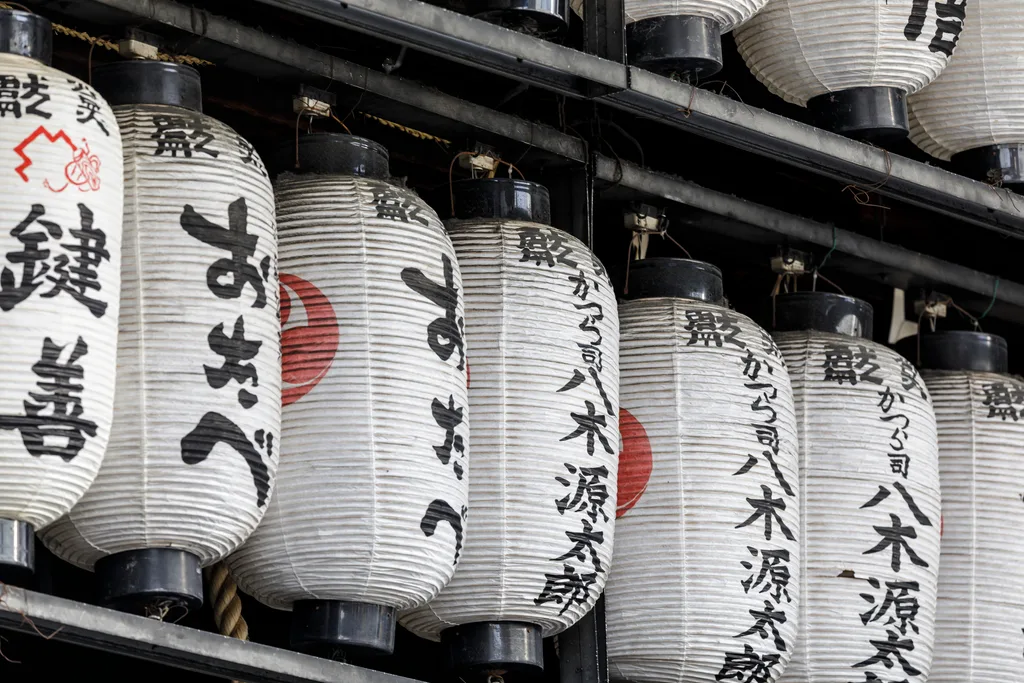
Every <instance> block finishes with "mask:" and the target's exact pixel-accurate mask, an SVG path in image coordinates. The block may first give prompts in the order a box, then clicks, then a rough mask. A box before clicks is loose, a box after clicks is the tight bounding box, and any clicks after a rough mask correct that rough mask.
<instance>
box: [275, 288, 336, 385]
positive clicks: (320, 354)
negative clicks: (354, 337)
mask: <svg viewBox="0 0 1024 683" xmlns="http://www.w3.org/2000/svg"><path fill="white" fill-rule="evenodd" d="M292 295H294V296H295V297H296V298H297V299H298V305H299V306H300V308H299V309H298V312H299V313H300V314H301V313H304V314H305V316H304V317H305V320H304V321H303V324H296V325H293V326H292V327H288V321H289V320H290V319H291V318H292V312H293V303H292ZM337 352H338V319H337V318H336V317H335V315H334V307H333V306H331V302H330V301H329V300H328V299H327V297H326V296H324V293H323V292H321V291H320V290H319V289H317V288H316V287H315V286H313V285H312V284H310V283H309V282H306V281H305V280H303V279H302V278H300V277H296V276H294V275H287V274H285V273H281V379H282V380H283V381H284V388H283V390H282V392H281V403H282V405H290V404H292V403H295V402H296V401H298V400H299V399H300V398H302V397H303V396H305V395H306V394H308V393H309V392H310V391H312V390H313V387H315V386H316V385H317V384H318V383H319V382H320V380H322V379H323V378H324V376H325V375H326V374H327V371H328V370H330V369H331V364H332V363H334V355H335V354H336V353H337Z"/></svg>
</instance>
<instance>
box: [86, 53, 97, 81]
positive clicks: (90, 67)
mask: <svg viewBox="0 0 1024 683" xmlns="http://www.w3.org/2000/svg"><path fill="white" fill-rule="evenodd" d="M95 49H96V43H90V44H89V58H88V62H87V64H86V73H87V74H88V76H89V85H92V52H93V50H95Z"/></svg>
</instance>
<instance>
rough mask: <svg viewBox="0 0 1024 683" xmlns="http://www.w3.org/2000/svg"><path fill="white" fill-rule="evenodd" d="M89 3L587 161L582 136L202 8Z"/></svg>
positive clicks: (154, 0) (136, 1)
mask: <svg viewBox="0 0 1024 683" xmlns="http://www.w3.org/2000/svg"><path fill="white" fill-rule="evenodd" d="M93 1H94V2H96V3H98V4H101V5H105V6H107V7H112V8H115V9H120V10H124V11H126V12H130V13H132V14H133V15H135V16H137V17H139V18H140V19H145V20H147V21H155V22H158V23H161V24H164V25H167V26H172V27H174V28H176V29H179V30H182V31H187V32H189V33H192V34H194V35H197V36H201V37H203V38H207V39H209V40H212V41H214V42H216V43H219V44H221V45H225V46H228V47H231V48H235V49H238V50H242V51H244V52H248V53H250V54H252V55H257V56H259V57H262V58H265V59H269V60H272V61H274V62H277V63H279V64H284V65H286V66H290V67H293V68H296V69H299V70H302V71H305V72H306V73H309V74H313V75H316V76H322V77H324V78H329V79H331V80H333V81H337V82H339V83H344V84H346V85H349V86H352V87H355V88H359V89H362V90H365V91H367V92H369V93H372V94H374V95H378V96H380V97H384V98H387V99H389V100H392V101H394V102H399V103H401V104H405V105H409V106H412V107H416V108H419V109H422V110H424V111H428V112H431V113H433V114H437V115H439V116H443V117H445V118H447V119H450V120H452V121H457V122H459V123H462V124H465V125H468V126H472V127H474V128H477V129H479V130H481V131H485V132H488V133H492V134H494V135H499V136H501V137H504V138H508V139H510V140H516V141H518V142H522V143H525V144H527V145H531V146H533V147H536V148H538V149H542V150H544V151H547V152H550V153H552V154H555V155H558V156H561V157H564V158H566V159H570V160H572V161H576V162H581V163H582V162H584V161H585V160H586V145H585V144H584V143H583V141H582V140H580V139H579V138H575V137H572V136H571V135H566V134H564V133H560V132H559V131H557V130H555V129H554V128H551V127H549V126H544V125H541V124H538V123H533V122H530V121H526V120H524V119H520V118H518V117H515V116H511V115H509V114H502V113H500V112H496V111H494V110H492V109H488V108H487V107H483V106H480V105H477V104H473V103H472V102H467V101H465V100H462V99H459V98H457V97H452V96H451V95H446V94H445V93H443V92H440V91H438V90H433V89H431V88H426V87H424V86H422V85H418V84H416V83H413V82H411V81H407V80H405V79H402V78H400V77H398V76H389V75H386V74H383V73H381V72H378V71H374V70H372V69H368V68H366V67H364V66H361V65H359V64H353V63H352V62H349V61H346V60H344V59H339V58H337V57H333V56H331V55H328V54H325V53H323V52H319V51H317V50H313V49H311V48H308V47H303V46H302V45H298V44H296V43H293V42H291V41H287V40H282V39H280V38H275V37H274V36H271V35H268V34H266V33H264V32H263V31H260V30H258V29H255V28H250V27H247V26H243V25H242V24H239V23H237V22H235V21H231V20H229V19H225V18H223V17H218V16H215V15H213V14H210V13H209V12H207V11H205V10H201V9H197V8H194V7H187V6H185V5H181V4H179V3H177V2H172V1H171V0H93ZM402 1H403V2H408V0H402ZM334 4H335V5H337V4H338V3H337V2H335V3H334ZM410 4H417V3H410ZM453 16H459V15H453ZM461 18H463V19H466V17H461ZM509 33H511V31H509ZM514 35H518V34H514Z"/></svg>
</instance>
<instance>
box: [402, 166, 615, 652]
mask: <svg viewBox="0 0 1024 683" xmlns="http://www.w3.org/2000/svg"><path fill="white" fill-rule="evenodd" d="M454 199H455V212H456V216H457V217H458V219H457V220H453V221H452V222H451V223H450V224H449V226H448V228H449V233H450V234H451V236H452V242H453V243H454V245H455V252H456V253H457V254H458V257H459V263H460V264H461V266H462V274H463V282H464V286H465V292H466V343H467V346H468V348H469V364H470V367H471V385H470V390H469V419H470V422H471V424H472V428H473V467H472V476H471V478H470V490H469V494H470V503H469V507H470V525H471V527H470V532H469V540H468V541H467V543H466V547H465V549H464V551H463V555H462V560H461V561H460V564H459V567H458V570H457V571H456V572H455V577H454V578H453V579H452V582H451V584H449V585H448V587H447V588H445V589H444V590H442V591H441V594H440V595H439V596H438V597H437V598H435V599H434V600H433V601H431V602H430V604H428V605H427V606H426V607H423V608H421V609H417V610H412V611H410V612H407V613H406V614H404V615H403V618H402V623H403V624H404V625H405V626H406V627H407V628H408V629H410V630H411V631H413V632H414V633H416V634H418V635H421V636H424V637H427V638H431V639H433V640H438V639H440V640H441V641H442V642H443V643H445V644H446V645H447V646H448V648H449V652H450V655H451V659H452V664H453V666H454V668H456V669H460V670H475V671H484V672H495V671H506V670H513V671H515V670H524V669H525V670H531V669H532V670H536V669H539V668H543V658H542V646H541V638H542V636H549V635H552V634H555V633H559V632H561V631H563V630H564V629H566V628H568V627H569V626H571V625H572V624H574V623H575V622H576V621H577V620H579V618H580V617H582V616H583V615H584V614H586V612H587V611H589V610H590V609H591V608H592V607H593V606H594V603H595V602H596V601H597V598H598V596H599V595H600V594H601V591H602V589H603V588H604V584H605V580H606V578H607V576H608V570H609V567H610V564H611V556H612V530H613V524H614V521H615V514H614V506H615V482H616V465H617V456H618V441H619V438H618V436H619V433H618V410H619V406H618V394H619V392H618V382H619V369H618V339H619V333H618V315H617V312H616V307H615V296H614V293H613V292H612V287H611V284H610V283H609V280H608V277H607V275H606V273H605V270H604V268H603V267H602V265H601V263H600V262H599V261H598V260H597V257H596V256H594V254H593V253H592V252H591V251H590V250H589V249H588V248H587V247H586V246H585V245H583V244H582V243H581V242H580V241H579V240H577V239H576V238H575V237H573V236H571V235H569V234H568V233H565V232H562V231H561V230H558V229H556V228H554V227H551V225H550V222H551V211H550V200H549V196H548V191H547V189H545V188H544V187H542V186H540V185H537V184H535V183H531V182H526V181H520V180H512V179H509V178H495V179H487V180H466V181H462V182H459V183H457V184H456V186H455V189H454Z"/></svg>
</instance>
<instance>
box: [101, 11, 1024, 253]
mask: <svg viewBox="0 0 1024 683" xmlns="http://www.w3.org/2000/svg"><path fill="white" fill-rule="evenodd" d="M137 1H138V4H141V5H146V4H150V2H147V0H137ZM103 2H105V4H108V3H106V0H103ZM260 2H263V3H264V4H268V5H273V6H275V7H279V8H281V9H285V10H290V11H293V12H297V13H299V14H303V15H305V16H308V17H312V18H314V19H318V20H320V21H324V22H327V23H330V24H334V25H337V26H342V27H345V28H350V29H354V30H357V31H361V32H363V33H367V34H370V35H373V36H376V37H379V38H385V39H387V40H391V41H394V42H397V43H401V44H403V45H409V46H411V47H415V48H416V49H418V50H423V51H424V52H429V53H432V54H435V55H438V56H441V57H445V58H448V59H451V60H454V61H458V62H461V63H463V64H469V65H472V66H476V67H478V68H482V69H485V70H488V71H491V72H494V73H500V74H502V75H505V76H508V77H511V78H515V79H518V80H520V81H523V82H526V83H530V84H532V85H537V86H540V87H543V88H547V89H550V90H554V91H556V92H560V93H563V94H567V95H572V96H574V97H580V98H587V97H589V96H591V95H593V94H594V93H598V94H599V95H600V97H598V98H597V99H599V100H600V101H602V102H606V103H608V104H609V105H611V106H614V107H617V108H619V109H623V110H626V111H629V112H631V113H633V114H636V115H639V116H642V117H645V118H648V119H653V120H657V121H660V122H662V123H665V124H667V125H670V126H673V127H675V128H678V129H680V130H684V131H687V132H690V133H696V134H698V135H701V136H704V137H707V138H709V139H712V140H716V141H718V142H722V143H724V144H727V145H731V146H733V147H739V148H741V149H744V150H749V151H753V152H756V153H758V154H761V155H763V156H767V157H771V158H774V159H778V160H780V161H783V162H785V163H787V164H791V165H793V166H797V167H800V168H804V169H807V170H809V171H812V172H814V173H817V174H821V175H825V176H829V177H832V178H835V179H838V180H840V181H842V182H848V183H853V184H858V185H861V186H864V187H872V188H875V186H876V185H877V186H878V187H877V189H876V190H875V191H877V192H878V193H879V194H882V195H885V196H888V197H892V198H894V199H897V200H900V201H904V202H907V203H909V204H912V205H915V206H919V207H922V208H926V209H929V210H933V211H938V212H940V213H943V214H946V215H949V216H953V217H955V218H958V219H960V220H963V221H965V222H967V223H971V224H973V225H978V226H982V227H985V228H988V229H991V230H995V231H997V232H1000V233H1003V234H1006V235H1010V236H1013V237H1016V238H1018V239H1024V200H1022V199H1021V198H1020V197H1018V196H1016V195H1014V194H1012V193H1010V192H1009V191H1007V190H1003V189H997V188H993V187H990V186H988V185H986V184H984V183H979V182H976V181H973V180H970V179H968V178H964V177H962V176H959V175H956V174H953V173H949V172H946V171H943V170H941V169H938V168H935V167H932V166H929V165H928V164H924V163H920V162H917V161H913V160H910V159H906V158H904V157H900V156H897V155H894V154H889V153H888V152H886V151H885V150H882V149H878V148H876V147H872V146H870V145H865V144H863V143H860V142H856V141H854V140H849V139H847V138H844V137H841V136H838V135H834V134H832V133H829V132H827V131H824V130H820V129H818V128H814V127H812V126H808V125H805V124H802V123H799V122H797V121H793V120H790V119H787V118H785V117H783V116H778V115H775V114H772V113H770V112H767V111H764V110H762V109H757V108H754V107H749V106H747V105H744V104H741V103H739V102H736V101H734V100H730V99H729V98H726V97H723V96H721V95H716V94H715V93H712V92H708V91H705V90H700V89H696V88H692V87H691V86H689V85H686V84H682V83H677V82H675V81H672V80H669V79H667V78H663V77H661V76H657V75H655V74H652V73H649V72H647V71H644V70H642V69H636V68H631V67H627V66H625V65H623V64H617V63H615V62H612V61H608V60H604V59H600V58H598V57H596V56H593V55H588V54H585V53H583V52H580V51H577V50H573V49H570V48H567V47H564V46H561V45H555V44H553V43H550V42H547V41H544V40H540V39H538V38H534V37H532V36H527V35H522V34H519V33H515V32H513V31H510V30H507V29H505V28H502V27H499V26H493V25H491V24H488V23H485V22H482V21H478V20H476V19H473V18H472V17H466V16H462V15H459V14H456V13H454V12H450V11H448V10H445V9H442V8H440V7H436V6H434V5H428V4H426V3H424V2H420V1H419V0H345V1H344V2H339V1H338V0H260Z"/></svg>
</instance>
